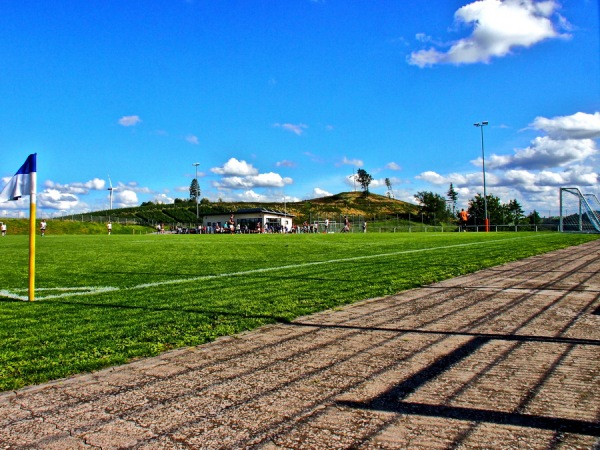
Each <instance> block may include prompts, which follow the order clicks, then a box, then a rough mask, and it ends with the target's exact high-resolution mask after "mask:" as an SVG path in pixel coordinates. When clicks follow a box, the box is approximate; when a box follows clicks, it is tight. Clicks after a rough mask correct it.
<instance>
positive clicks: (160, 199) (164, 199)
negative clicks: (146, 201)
mask: <svg viewBox="0 0 600 450" xmlns="http://www.w3.org/2000/svg"><path fill="white" fill-rule="evenodd" d="M152 203H157V204H159V205H170V204H173V203H175V199H173V198H171V197H169V196H168V195H166V194H158V195H156V196H155V197H154V198H153V199H152Z"/></svg>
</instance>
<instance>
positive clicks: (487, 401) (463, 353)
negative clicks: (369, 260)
mask: <svg viewBox="0 0 600 450" xmlns="http://www.w3.org/2000/svg"><path fill="white" fill-rule="evenodd" d="M599 256H600V240H597V241H594V242H590V243H588V244H584V245H581V246H577V247H571V248H567V249H564V250H560V251H556V252H552V253H548V254H545V255H541V256H536V257H533V258H529V259H526V260H522V261H518V262H514V263H510V264H506V265H503V266H498V267H494V268H491V269H488V270H483V271H480V272H477V273H475V274H472V275H467V276H463V277H459V278H455V279H451V280H448V281H445V282H442V283H437V284H434V285H430V286H427V287H424V288H421V289H415V290H411V291H407V292H402V293H399V294H397V295H391V296H389V297H385V298H377V299H371V300H367V301H364V302H360V303H357V304H354V305H351V306H348V307H344V308H339V309H336V310H333V311H326V312H323V313H320V314H315V315H311V316H307V317H302V318H300V319H298V320H296V321H294V322H293V323H291V324H278V325H273V326H267V327H263V328H261V329H258V330H256V331H253V332H249V333H245V334H242V335H237V336H233V337H228V338H223V339H219V340H217V341H215V342H213V343H211V344H208V345H203V346H200V347H196V348H185V349H180V350H176V351H171V352H169V353H165V354H163V355H161V356H159V357H156V358H149V359H144V360H140V361H137V362H134V363H131V364H127V365H124V366H120V367H115V368H111V369H106V370H102V371H100V372H96V373H93V374H86V375H81V376H75V377H72V378H69V379H66V380H59V381H56V382H52V383H48V384H44V385H41V386H33V387H30V388H26V389H22V390H19V391H17V392H7V393H3V394H0V448H8V449H20V448H32V449H33V448H35V449H61V450H63V449H121V448H134V449H190V448H193V449H205V448H206V449H213V448H214V449H219V448H224V449H225V448H226V449H238V448H257V449H321V448H323V449H325V448H326V449H336V448H378V449H392V448H410V449H421V448H423V449H425V448H427V449H430V448H439V449H446V448H452V449H460V448H465V449H471V448H481V449H491V448H501V449H504V448H515V449H558V448H564V449H576V448H582V449H593V448H596V449H598V448H600V258H599Z"/></svg>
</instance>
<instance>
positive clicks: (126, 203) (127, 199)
mask: <svg viewBox="0 0 600 450" xmlns="http://www.w3.org/2000/svg"><path fill="white" fill-rule="evenodd" d="M113 202H114V205H116V207H117V208H128V207H131V206H137V205H138V204H139V201H138V197H137V194H136V193H135V192H134V191H132V190H128V189H126V190H122V191H114V192H113Z"/></svg>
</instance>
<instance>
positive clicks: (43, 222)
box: [40, 219, 47, 237]
mask: <svg viewBox="0 0 600 450" xmlns="http://www.w3.org/2000/svg"><path fill="white" fill-rule="evenodd" d="M46 226H47V225H46V221H45V220H44V219H42V221H41V222H40V232H41V233H42V237H43V236H45V235H46Z"/></svg>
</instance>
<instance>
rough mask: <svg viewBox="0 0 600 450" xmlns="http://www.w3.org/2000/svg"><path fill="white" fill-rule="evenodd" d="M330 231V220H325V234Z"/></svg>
mask: <svg viewBox="0 0 600 450" xmlns="http://www.w3.org/2000/svg"><path fill="white" fill-rule="evenodd" d="M328 231H329V219H325V233H327V232H328Z"/></svg>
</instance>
